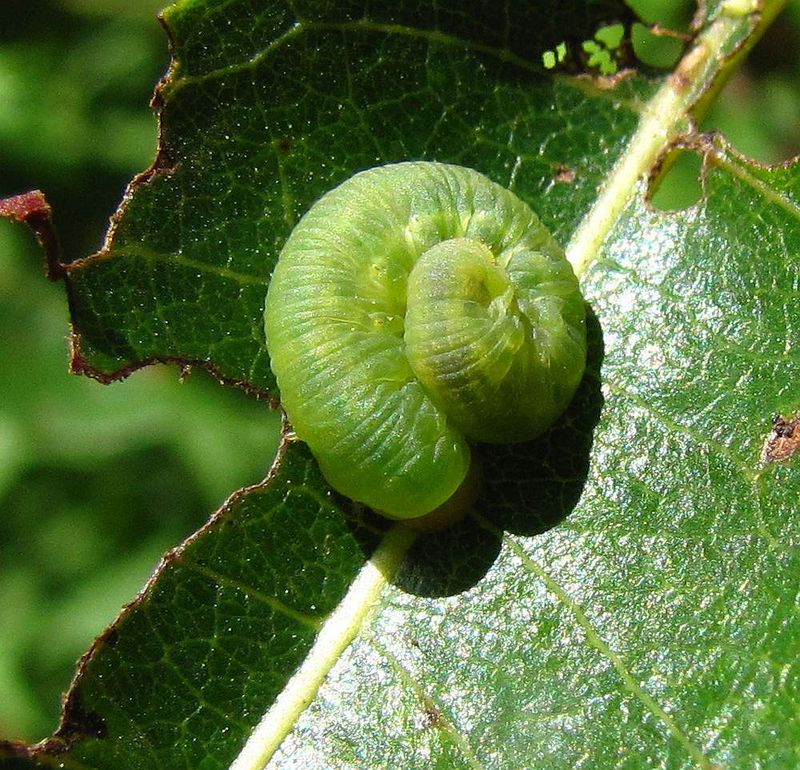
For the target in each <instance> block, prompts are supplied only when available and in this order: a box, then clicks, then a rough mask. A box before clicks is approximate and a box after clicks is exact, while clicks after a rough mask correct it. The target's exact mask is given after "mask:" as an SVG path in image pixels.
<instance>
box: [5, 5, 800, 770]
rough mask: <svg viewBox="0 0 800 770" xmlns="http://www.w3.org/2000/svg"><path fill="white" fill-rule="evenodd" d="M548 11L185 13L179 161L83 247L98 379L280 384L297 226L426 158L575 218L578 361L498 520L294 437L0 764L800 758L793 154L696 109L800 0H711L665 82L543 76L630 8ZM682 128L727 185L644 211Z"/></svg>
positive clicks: (83, 340)
mask: <svg viewBox="0 0 800 770" xmlns="http://www.w3.org/2000/svg"><path fill="white" fill-rule="evenodd" d="M562 5H564V4H557V5H556V4H554V5H553V6H552V7H547V8H545V7H544V4H526V6H525V7H523V8H522V9H521V10H519V11H513V12H510V13H511V14H512V15H511V17H510V18H505V16H504V14H505V10H504V9H502V8H500V7H497V8H495V7H494V6H487V5H486V4H482V3H476V4H475V8H474V9H467V8H464V6H463V5H457V4H452V5H444V6H443V5H442V4H441V3H440V4H438V5H437V6H436V8H437V10H438V13H439V16H437V17H436V18H431V19H426V18H424V16H422V15H421V14H422V9H423V8H428V6H427V5H424V6H420V7H419V8H417V7H406V6H403V7H402V9H401V10H396V11H394V12H396V13H397V14H398V15H397V16H393V15H392V13H393V11H392V8H391V7H388V8H387V9H372V8H371V9H369V12H368V13H365V11H364V9H363V7H361V6H358V7H356V6H353V8H352V10H351V8H350V6H349V5H344V6H341V5H338V6H334V5H331V6H330V7H328V6H325V5H322V4H319V5H314V6H313V7H300V8H297V9H295V11H296V13H297V14H298V16H297V17H295V16H294V15H293V12H291V13H290V11H289V10H288V9H286V10H285V12H283V15H281V13H280V12H278V11H276V12H274V13H273V14H271V15H269V16H266V15H264V16H259V15H256V16H253V15H252V11H251V9H250V4H249V3H246V2H244V0H241V2H229V3H227V4H224V5H222V6H220V5H219V4H213V3H205V2H202V1H201V0H194V2H184V3H181V4H179V5H177V6H175V7H174V8H172V9H171V10H170V11H169V12H168V13H167V16H166V20H167V24H168V26H169V28H170V30H171V34H172V35H173V39H174V46H175V54H176V57H177V58H176V63H175V65H174V68H173V75H172V79H171V80H170V81H168V82H167V83H166V84H165V85H164V86H163V87H162V89H161V99H162V100H163V105H164V106H163V112H162V123H163V129H164V130H163V136H162V139H163V143H164V145H163V148H162V154H161V156H160V162H159V164H158V165H157V167H156V168H155V169H154V170H153V172H151V173H150V174H148V175H146V176H145V177H144V178H142V179H140V180H139V181H138V182H136V183H134V185H133V186H132V188H131V191H130V195H129V198H128V199H127V201H126V203H125V204H124V206H123V209H122V211H121V213H120V215H119V216H118V219H117V221H116V225H115V229H114V232H113V233H112V236H111V238H110V240H109V243H108V246H107V250H106V251H105V252H104V253H103V254H102V255H100V256H99V257H97V258H94V259H90V260H88V261H84V262H80V263H75V264H73V265H70V266H68V272H69V275H68V288H69V292H70V301H71V308H72V312H73V319H74V322H75V324H76V328H77V334H78V335H79V339H78V342H79V344H80V350H81V355H82V356H83V358H81V359H79V362H78V363H79V365H80V366H81V367H82V368H84V370H86V371H90V372H92V373H94V374H95V375H96V376H98V377H101V378H110V377H115V376H120V375H121V374H122V373H124V372H126V371H129V370H130V369H131V368H133V367H136V366H138V365H140V364H141V363H142V362H145V361H148V360H181V361H198V362H201V363H203V364H205V365H207V366H209V367H210V368H213V370H214V371H215V372H216V373H217V374H218V375H219V376H221V377H223V378H225V379H227V380H230V381H236V382H239V383H240V384H242V385H244V386H245V387H248V388H252V389H255V390H259V391H263V392H267V393H272V388H273V382H272V379H271V377H270V375H269V372H268V367H267V363H266V354H265V352H264V350H263V333H262V331H261V326H260V323H261V312H262V309H263V307H262V306H263V294H264V290H265V285H266V281H267V280H268V275H269V270H270V266H271V265H272V264H273V262H274V259H275V256H276V254H277V251H278V250H279V248H280V244H281V242H282V240H283V238H284V237H285V235H286V233H287V232H288V231H289V229H290V227H291V224H292V222H294V221H295V219H296V218H297V216H298V215H299V214H300V213H302V211H303V210H304V209H305V208H306V207H307V205H308V204H309V203H310V202H311V201H313V200H314V199H315V198H316V197H317V196H318V195H319V194H321V192H323V191H324V190H326V189H328V188H329V187H331V186H333V185H334V184H336V182H338V181H340V180H341V179H343V178H345V177H347V176H349V175H350V174H351V173H352V172H353V171H354V170H356V169H357V168H361V167H363V166H368V165H374V164H376V163H379V162H387V161H390V160H398V159H401V158H409V157H425V158H436V159H439V160H446V161H452V162H458V163H462V164H465V165H471V166H474V167H476V168H478V169H479V170H481V171H483V172H484V173H487V174H488V175H489V176H492V177H493V178H495V179H497V180H498V181H501V182H504V183H506V184H508V185H510V186H511V187H513V189H514V190H515V191H516V192H517V193H518V194H520V195H521V196H522V197H523V198H525V199H527V200H528V201H529V202H531V204H532V205H533V206H534V207H535V208H536V210H537V211H538V212H539V213H540V214H541V216H542V218H543V220H544V221H545V222H546V223H547V224H548V225H550V226H551V227H552V228H553V229H554V231H555V232H557V234H558V235H559V236H560V237H561V238H562V240H563V241H564V242H565V243H567V244H568V254H569V256H570V258H571V260H572V262H573V264H574V266H575V267H576V270H577V271H578V272H579V273H581V275H582V283H583V288H584V291H585V293H586V297H587V300H588V302H589V305H590V306H591V310H592V313H591V314H590V338H591V342H592V352H591V356H590V362H589V367H588V372H587V375H586V377H585V379H584V382H583V383H582V386H581V389H580V391H579V394H578V396H577V397H576V400H575V401H574V402H573V404H572V406H571V407H570V409H569V410H568V412H567V413H566V414H565V415H564V416H563V418H562V419H561V420H560V421H559V423H558V424H557V425H556V426H554V428H553V429H552V430H551V431H550V432H549V433H548V434H547V435H546V436H544V437H542V438H541V439H539V440H537V441H536V442H532V443H531V444H528V445H524V446H522V447H520V448H517V449H515V450H511V449H508V448H504V449H498V450H495V451H491V452H490V451H488V450H487V451H485V452H484V454H485V456H484V458H483V460H484V465H485V468H486V469H487V470H486V473H485V477H486V483H485V485H484V488H483V493H482V496H481V499H480V500H479V503H478V512H477V513H476V514H475V515H474V516H472V517H471V518H469V519H467V520H465V521H464V522H462V523H461V524H460V525H458V526H456V527H455V528H453V529H451V530H448V531H446V532H444V533H440V534H438V535H429V536H424V537H420V538H418V539H414V538H413V537H412V535H411V534H410V533H409V531H408V530H406V529H404V528H402V527H400V526H394V527H392V528H389V529H387V526H388V525H387V524H385V523H384V522H382V521H381V520H379V519H378V518H376V517H373V516H372V515H371V514H369V513H368V512H363V511H359V510H358V509H357V508H355V507H353V506H351V505H349V504H348V503H347V501H344V500H342V499H341V498H339V497H338V496H336V495H335V494H333V493H332V492H331V491H330V490H329V489H328V488H327V486H326V484H325V482H324V480H323V479H322V478H321V477H320V475H319V473H318V470H317V468H316V465H315V463H314V461H313V459H312V458H311V457H310V456H309V455H308V453H307V451H306V450H305V449H304V447H303V446H302V444H299V443H298V442H294V441H291V440H290V437H285V440H284V444H283V446H282V448H281V450H279V458H278V461H277V463H276V465H275V467H274V468H273V472H272V474H271V476H270V478H268V479H267V480H266V481H265V482H264V483H263V484H261V485H258V486H256V487H254V488H251V489H247V490H244V491H242V492H240V493H238V494H236V495H234V497H232V498H231V500H230V501H229V503H228V504H226V506H224V507H223V508H222V509H221V511H220V512H218V514H216V515H215V517H214V518H213V519H212V520H211V522H210V523H209V524H208V525H207V526H206V527H204V528H203V529H202V530H200V531H199V532H198V533H197V535H195V536H194V537H193V538H191V539H190V540H189V541H187V542H186V543H185V544H183V545H182V546H180V547H179V548H178V549H176V550H175V551H173V552H171V553H170V554H168V555H167V557H165V560H164V563H163V565H162V567H161V568H160V570H159V572H158V573H157V575H156V576H155V577H154V579H153V580H152V581H151V582H150V583H149V584H148V586H147V588H146V590H145V591H144V593H143V594H141V595H140V597H139V598H138V599H137V600H136V601H135V602H134V603H133V604H132V605H131V606H130V607H129V608H127V609H126V610H125V611H124V612H123V614H122V616H121V617H120V619H119V620H118V621H117V623H116V624H115V625H114V626H113V627H112V628H111V629H109V631H108V632H107V633H106V634H104V635H103V636H102V637H101V638H100V639H99V640H98V641H97V643H96V644H95V646H94V648H93V650H92V651H91V654H90V656H89V657H87V658H86V659H85V660H84V661H83V662H82V664H81V670H80V674H79V678H78V680H77V681H76V683H75V686H74V687H73V689H72V691H71V692H70V695H69V698H68V701H67V706H66V716H65V720H64V723H63V724H62V726H61V729H60V730H59V732H58V734H57V735H56V737H55V738H53V739H52V740H51V741H50V742H49V743H47V744H45V745H43V746H40V747H38V748H35V749H28V748H25V747H20V746H14V745H5V747H2V746H0V758H2V757H3V756H5V757H6V759H5V760H2V766H3V767H9V768H11V767H49V766H53V765H54V764H57V763H60V762H63V763H64V765H65V766H67V767H75V768H135V767H148V768H150V767H164V768H179V767H186V768H218V767H219V768H225V767H229V766H231V767H234V768H235V769H236V770H244V769H245V768H256V767H262V766H264V765H265V763H267V762H269V766H270V767H274V768H288V767H309V768H340V767H341V768H345V767H358V768H368V767H441V768H460V767H465V768H508V767H515V768H516V767H547V768H605V767H629V768H640V767H650V766H659V767H669V768H693V767H702V768H706V770H711V768H713V767H723V766H724V767H770V768H787V769H788V768H795V767H797V766H798V764H800V747H799V746H798V744H797V740H796V735H797V734H798V729H799V728H800V725H799V724H798V721H800V720H798V713H800V710H798V699H800V691H799V690H798V687H797V681H798V666H797V661H796V655H795V654H794V652H793V645H794V642H795V640H796V639H797V636H798V633H800V628H798V623H799V622H800V615H798V612H797V600H798V599H797V597H798V595H799V593H800V592H799V591H798V575H800V570H799V569H798V567H800V565H798V563H797V561H798V556H797V554H798V549H797V542H796V541H797V540H798V536H799V535H800V533H799V532H798V527H797V522H796V521H795V520H794V519H795V517H794V511H793V509H794V507H795V500H796V499H797V492H798V482H799V481H800V479H798V471H797V466H796V463H794V462H793V461H792V460H791V459H790V460H789V461H787V462H785V463H776V462H765V461H764V455H763V452H762V448H763V446H764V441H765V439H766V438H767V437H768V436H770V435H771V430H772V424H773V423H772V415H773V414H774V413H775V412H778V413H780V414H782V415H783V416H785V417H788V416H790V415H791V414H793V413H794V412H796V411H797V410H798V409H800V385H799V384H798V383H800V378H798V371H797V368H798V360H797V356H796V355H795V354H794V352H793V350H792V347H793V346H792V343H793V340H794V339H795V338H796V336H797V328H796V327H797V321H796V313H795V312H794V306H795V305H796V295H797V270H798V259H799V258H800V257H799V254H800V241H799V239H798V235H797V233H798V229H797V219H798V214H800V208H799V207H800V202H799V201H798V193H800V175H798V172H797V169H796V167H794V166H787V167H784V168H777V169H769V168H764V167H759V166H757V165H755V164H753V163H751V162H749V161H747V160H746V159H743V158H741V157H739V156H738V155H737V154H736V153H735V152H734V151H732V150H731V148H729V147H728V146H727V144H726V143H725V142H724V140H722V139H718V138H716V139H715V138H713V137H705V136H702V135H700V134H698V133H697V132H696V130H695V129H693V127H692V123H691V121H690V120H689V117H690V115H691V112H692V110H693V109H694V108H695V105H696V104H697V103H698V102H700V103H702V100H703V97H705V96H706V95H707V94H708V93H709V92H710V91H709V89H711V87H712V86H713V85H715V84H716V83H717V82H719V79H720V76H721V75H724V74H725V73H726V71H727V70H728V68H729V67H730V66H731V63H732V61H733V60H734V59H733V58H732V57H733V54H734V53H735V52H736V50H737V47H738V46H743V47H746V46H748V45H751V44H752V42H753V41H754V40H755V38H756V37H757V36H758V34H760V32H761V31H762V30H763V28H764V25H765V24H766V23H767V22H768V21H769V20H770V19H771V18H772V17H774V14H775V13H776V12H777V10H778V9H779V8H780V5H781V4H780V3H778V2H774V3H767V5H766V7H765V9H764V10H765V13H764V14H763V16H762V17H761V18H759V17H758V16H755V15H753V14H750V13H740V11H741V7H740V6H741V3H736V4H735V6H736V7H735V8H730V7H728V6H727V4H726V3H718V4H713V8H711V6H709V13H711V16H710V17H709V19H708V20H707V21H708V22H709V23H708V24H707V25H706V26H705V27H704V28H703V30H702V31H701V32H699V33H698V39H697V40H696V41H695V43H694V44H692V45H691V46H690V48H689V50H688V52H687V54H686V55H685V57H684V59H683V60H682V62H681V63H680V64H679V66H678V72H677V75H676V76H675V77H667V78H663V79H661V80H658V79H657V80H648V79H645V78H644V77H642V76H640V75H628V76H625V77H619V78H616V79H615V80H614V81H612V82H611V83H608V82H607V81H603V80H592V79H591V78H587V77H583V76H574V75H565V74H553V73H552V72H548V71H545V70H544V68H543V67H542V65H541V54H542V52H543V51H544V50H547V49H549V48H552V47H554V46H555V45H556V44H557V43H558V42H559V41H560V40H561V39H563V38H564V37H565V34H564V31H565V30H568V31H569V32H570V33H571V34H570V37H577V38H578V39H587V38H590V37H591V36H592V35H593V33H594V31H596V28H597V27H598V26H600V24H599V22H600V20H601V19H602V22H603V23H607V22H608V21H609V18H608V17H609V15H613V14H611V13H610V11H609V7H608V6H602V7H601V6H598V5H597V4H590V3H586V4H581V3H575V4H569V9H568V10H567V11H565V10H564V9H563V8H562ZM531 8H533V10H531ZM470 10H474V11H475V13H474V14H471V13H470V12H469V11H470ZM594 11H599V12H598V13H597V15H593V12H594ZM712 11H713V13H712ZM404 13H405V14H407V16H403V15H402V14H404ZM517 13H518V14H519V15H515V14H517ZM573 13H575V14H576V15H574V16H573V15H572V14H573ZM492 14H497V17H496V18H491V15H492ZM539 14H542V15H539ZM560 14H565V15H564V16H561V15H560ZM298 18H299V19H300V21H299V22H298ZM578 18H580V19H582V20H583V21H584V22H585V24H583V25H579V24H577V21H576V20H577V19H578ZM545 22H546V23H545ZM593 27H594V29H593ZM498 30H502V32H498ZM553 30H556V31H557V32H558V34H555V32H553ZM608 86H610V87H608ZM673 145H681V146H688V147H689V148H692V149H693V150H694V151H696V152H699V153H700V154H702V156H703V159H704V161H705V163H704V169H705V176H704V186H705V187H704V190H705V194H704V197H703V199H702V200H701V201H700V202H699V203H698V204H697V205H696V206H695V207H693V208H691V209H688V210H686V211H682V212H677V213H675V212H673V213H665V212H659V211H654V210H652V209H651V208H650V207H649V205H648V203H647V200H646V195H647V189H646V184H645V180H646V178H647V176H648V175H650V174H654V173H655V172H656V171H657V169H658V168H659V167H660V164H661V163H662V162H663V153H664V152H665V151H666V150H667V149H669V148H670V147H671V146H673ZM273 395H274V394H273ZM773 434H774V431H773ZM773 437H774V435H773ZM320 684H321V687H320ZM318 688H319V689H318ZM3 752H5V753H3ZM231 763H233V764H231Z"/></svg>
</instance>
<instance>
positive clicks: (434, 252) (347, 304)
mask: <svg viewBox="0 0 800 770" xmlns="http://www.w3.org/2000/svg"><path fill="white" fill-rule="evenodd" d="M265 329H266V335H267V344H268V348H269V352H270V357H271V365H272V369H273V371H274V372H275V375H276V378H277V381H278V386H279V388H280V392H281V401H282V404H283V407H284V409H285V410H286V413H287V415H288V417H289V419H290V421H291V423H292V426H293V427H294V430H295V432H296V433H297V435H298V436H299V437H300V438H301V439H302V440H304V441H305V442H307V444H308V445H309V447H310V448H311V451H312V452H313V453H314V455H315V457H316V458H317V460H318V461H319V463H320V467H321V469H322V472H323V473H324V474H325V476H326V478H327V479H328V481H329V482H330V484H331V485H332V486H333V487H334V488H335V489H337V490H338V491H339V492H341V493H342V494H344V495H347V496H348V497H351V498H353V499H355V500H358V501H360V502H363V503H365V504H367V505H369V506H370V507H372V508H374V509H375V510H378V511H380V512H382V513H384V514H386V515H388V516H390V517H393V518H401V519H402V518H415V517H419V516H423V515H425V514H427V513H428V512H430V511H432V510H433V509H434V508H437V507H438V506H439V505H440V504H442V503H443V502H444V501H445V500H447V499H448V498H449V497H450V496H451V495H452V494H453V493H454V492H455V490H456V489H457V488H458V487H459V485H460V484H461V482H462V481H463V480H464V478H465V476H466V474H467V471H468V468H469V465H470V446H469V444H470V442H493V443H509V442H514V441H525V440H528V439H531V438H534V437H535V436H537V435H539V434H540V433H541V432H542V431H544V430H545V429H546V428H547V427H548V426H549V425H550V424H552V422H553V421H554V420H555V419H556V418H557V417H558V416H559V415H560V414H561V413H562V412H563V410H564V409H565V408H566V406H567V404H568V403H569V401H570V399H571V398H572V395H573V394H574V392H575V389H576V388H577V385H578V383H579V381H580V379H581V376H582V374H583V370H584V366H585V358H586V332H585V313H584V303H583V299H582V297H581V295H580V292H579V290H578V284H577V281H576V279H575V276H574V274H573V272H572V269H571V268H570V266H569V264H568V263H567V261H566V259H565V257H564V254H563V251H562V250H561V248H560V247H559V246H558V245H557V244H556V243H555V241H554V240H553V239H552V237H551V236H550V234H549V233H548V232H547V231H546V230H545V229H544V227H543V226H542V225H541V223H540V222H539V220H538V218H537V217H536V215H535V214H533V212H532V211H531V210H530V208H529V207H528V206H527V204H525V203H524V202H522V201H521V200H519V199H518V198H517V197H516V196H514V195H513V194H512V193H510V192H509V191H508V190H506V189H505V188H503V187H501V186H499V185H497V184H495V183H493V182H491V181H490V180H489V179H488V178H486V177H484V176H483V175H481V174H479V173H478V172H476V171H473V170H471V169H466V168H461V167H458V166H451V165H446V164H440V163H427V162H413V163H399V164H394V165H389V166H382V167H378V168H374V169H370V170H368V171H365V172H362V173H360V174H357V175H355V176H354V177H351V178H350V179H349V180H347V181H346V182H344V183H343V184H342V185H340V186H339V187H337V188H335V189H334V190H332V191H331V192H329V193H328V194H326V195H325V196H323V197H322V198H321V199H320V200H319V201H318V202H317V203H316V204H314V206H312V207H311V209H310V210H309V211H308V212H307V214H306V215H305V216H304V217H303V219H302V220H301V221H300V222H299V223H298V225H297V227H296V228H295V229H294V230H293V232H292V233H291V235H290V236H289V239H288V240H287V242H286V245H285V246H284V249H283V251H282V252H281V255H280V258H279V260H278V264H277V266H276V268H275V272H274V274H273V276H272V280H271V283H270V288H269V291H268V294H267V302H266V311H265Z"/></svg>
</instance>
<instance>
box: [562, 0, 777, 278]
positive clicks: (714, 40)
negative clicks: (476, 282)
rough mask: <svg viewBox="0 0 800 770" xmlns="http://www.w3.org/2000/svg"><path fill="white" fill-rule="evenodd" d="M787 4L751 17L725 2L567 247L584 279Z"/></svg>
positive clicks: (649, 108) (760, 7)
mask: <svg viewBox="0 0 800 770" xmlns="http://www.w3.org/2000/svg"><path fill="white" fill-rule="evenodd" d="M786 2H787V0H764V2H763V3H753V4H751V6H750V10H749V12H747V11H746V9H743V8H742V7H741V3H738V4H725V3H723V4H722V6H721V8H720V11H719V15H718V16H717V17H716V18H715V19H714V21H712V22H711V23H710V24H709V25H708V27H706V28H705V29H704V30H703V31H701V32H700V33H699V35H698V36H697V38H696V39H695V42H694V44H693V45H692V47H691V48H690V49H689V50H688V51H687V53H686V54H685V56H684V57H683V59H681V61H680V63H679V64H678V66H677V68H676V69H675V71H674V72H673V73H672V74H671V75H670V76H669V77H668V78H667V79H666V80H665V81H664V84H663V85H662V86H661V88H660V89H659V90H658V91H657V92H656V94H655V96H654V97H653V98H652V99H651V100H650V102H649V103H648V104H647V105H646V107H645V110H644V113H643V114H642V118H641V120H640V122H639V127H638V128H637V130H636V132H635V133H634V135H633V136H632V137H631V140H630V143H629V144H628V147H627V148H626V150H625V152H624V153H623V154H622V155H621V157H620V159H619V161H618V162H617V165H616V166H615V167H614V169H613V170H612V172H611V174H610V175H609V177H608V179H607V180H606V183H605V185H604V186H603V187H602V189H601V190H600V194H599V195H598V196H597V200H596V201H595V203H594V205H593V206H592V208H591V209H590V210H589V213H588V214H587V215H586V216H585V217H584V218H583V220H582V221H581V223H580V225H579V226H578V228H577V229H576V230H575V232H574V234H573V236H572V239H571V240H570V242H569V244H568V246H567V258H568V259H569V261H570V263H571V264H572V267H573V269H574V270H575V274H576V275H578V276H579V277H580V276H581V275H582V274H583V273H584V272H585V271H586V269H587V268H588V267H589V265H590V264H591V263H592V261H593V260H594V258H595V256H596V255H597V253H598V251H599V250H600V247H601V246H602V245H603V242H604V241H605V239H606V237H607V236H608V234H609V232H610V231H611V229H612V228H613V226H614V224H615V223H616V221H617V219H618V218H619V216H620V215H621V214H622V212H623V210H624V209H625V207H626V206H627V204H628V203H629V201H630V200H631V199H632V198H633V197H634V195H635V194H636V193H637V191H639V189H640V188H641V186H642V185H643V183H644V181H643V180H644V179H645V178H646V176H647V175H648V174H649V173H650V172H651V170H652V169H653V167H654V165H655V164H656V162H657V160H658V158H659V156H660V155H661V154H662V153H663V152H664V151H665V150H667V149H668V148H669V146H670V144H671V143H672V142H673V141H674V140H675V139H676V138H677V137H678V136H680V135H681V134H684V133H691V132H692V130H693V121H694V119H695V118H697V116H698V112H701V111H702V109H705V107H706V106H707V100H706V99H705V95H706V94H708V93H709V92H711V91H716V89H717V88H719V87H720V84H721V83H722V82H724V80H725V78H726V77H727V75H728V74H729V73H730V72H731V71H732V69H733V67H734V66H735V65H736V64H737V63H738V62H739V60H740V57H741V55H742V54H743V53H744V52H746V51H747V50H749V49H750V48H751V47H752V46H753V45H754V44H755V42H756V40H758V38H759V37H760V36H761V35H762V34H763V32H764V30H765V29H766V28H767V27H768V26H769V24H770V23H771V22H772V21H773V20H774V18H775V16H777V14H778V13H779V12H780V10H781V9H782V8H783V7H784V6H785V5H786Z"/></svg>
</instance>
